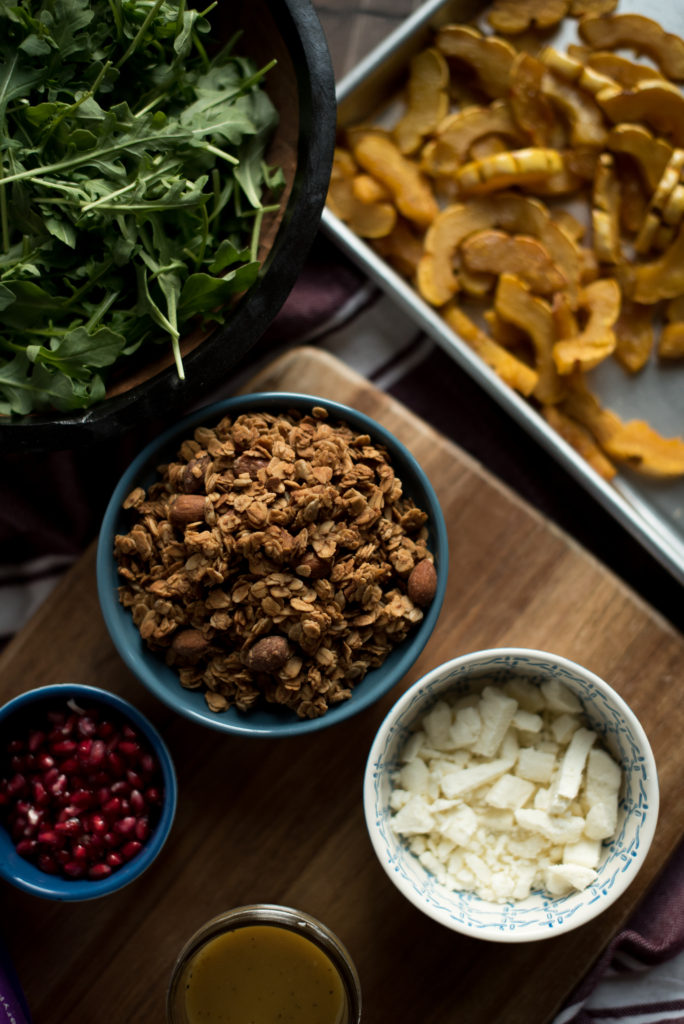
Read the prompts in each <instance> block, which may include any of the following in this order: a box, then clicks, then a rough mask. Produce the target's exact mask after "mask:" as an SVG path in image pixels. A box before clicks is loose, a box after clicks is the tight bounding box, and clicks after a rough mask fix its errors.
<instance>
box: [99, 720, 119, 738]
mask: <svg viewBox="0 0 684 1024" xmlns="http://www.w3.org/2000/svg"><path fill="white" fill-rule="evenodd" d="M114 732H115V729H114V726H113V725H112V723H111V722H108V721H107V720H106V719H103V720H102V721H101V722H100V723H99V725H98V727H97V735H98V736H99V737H100V738H101V739H103V740H106V739H108V738H109V737H110V736H111V735H112V733H114Z"/></svg>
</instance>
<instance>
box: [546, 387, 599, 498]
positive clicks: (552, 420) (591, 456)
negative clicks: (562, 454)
mask: <svg viewBox="0 0 684 1024" xmlns="http://www.w3.org/2000/svg"><path fill="white" fill-rule="evenodd" d="M541 413H542V416H543V417H544V419H545V420H546V422H547V423H548V424H549V426H550V427H553V429H554V430H555V431H556V433H558V434H560V436H561V437H562V438H563V439H564V440H565V441H567V443H568V444H569V445H570V447H571V448H574V449H575V451H576V452H577V454H578V455H581V456H582V458H583V459H584V460H585V462H588V463H589V465H590V466H591V467H592V469H594V470H595V471H596V472H597V473H598V475H599V476H601V477H603V479H604V480H612V479H613V477H614V476H615V474H616V473H617V470H616V468H615V466H614V465H613V463H612V462H611V461H610V459H609V458H607V457H606V455H604V453H603V452H602V451H601V448H600V447H599V445H598V444H597V442H596V440H595V439H594V436H593V434H592V433H591V431H590V430H587V428H586V427H584V426H582V424H581V423H578V422H577V420H574V419H573V418H572V417H571V416H568V414H567V413H565V412H563V411H562V410H561V409H559V408H558V406H557V405H545V406H542V410H541Z"/></svg>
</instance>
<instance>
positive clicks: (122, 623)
mask: <svg viewBox="0 0 684 1024" xmlns="http://www.w3.org/2000/svg"><path fill="white" fill-rule="evenodd" d="M313 406H323V407H324V408H325V409H327V410H328V413H329V416H330V418H331V420H344V421H345V422H347V423H348V424H349V425H350V426H351V427H353V428H354V429H356V430H358V431H359V432H361V433H367V434H369V435H370V437H371V440H372V441H373V442H377V443H379V444H382V445H384V446H385V447H386V448H387V450H388V453H389V456H390V458H391V461H392V465H393V467H394V471H395V473H396V474H397V476H398V477H399V478H400V479H401V480H402V483H403V486H404V493H405V494H407V495H408V496H410V497H411V498H413V500H414V501H415V502H416V504H417V505H418V506H420V507H421V508H423V509H424V510H425V511H426V512H427V514H428V516H429V531H430V533H429V542H428V543H429V547H430V550H431V552H432V554H433V555H434V560H435V566H436V568H437V581H438V582H437V591H436V593H435V596H434V599H433V601H432V603H431V604H430V606H429V607H428V608H427V609H426V611H425V614H424V617H423V619H422V621H421V622H420V623H419V624H418V625H417V627H416V628H415V630H414V631H412V632H411V633H410V634H409V636H408V637H407V638H406V639H405V640H404V641H403V643H401V644H400V645H399V646H397V647H396V648H395V649H394V650H393V651H392V652H391V654H390V655H389V656H388V657H387V659H386V660H385V662H384V663H383V665H381V666H380V667H379V668H377V669H373V670H372V671H370V672H369V673H368V674H367V675H366V676H365V678H364V679H363V680H362V681H361V682H360V683H358V684H357V685H356V686H355V687H354V689H353V691H352V695H351V697H350V698H349V699H348V700H345V701H342V702H340V703H339V704H335V705H334V706H332V707H330V708H329V710H328V711H327V712H326V713H325V714H324V715H322V716H321V717H319V718H314V719H299V718H297V716H296V715H295V713H294V712H293V711H291V710H289V709H284V708H280V707H276V706H272V705H266V704H265V705H263V706H262V707H259V708H254V709H252V710H250V711H249V712H247V713H244V712H240V711H238V710H236V709H235V708H229V709H228V710H227V711H222V712H220V713H216V712H212V711H210V710H209V709H208V707H207V705H206V702H205V699H204V696H203V694H202V693H201V692H200V691H197V690H188V689H184V688H183V687H182V686H181V685H180V683H179V681H178V677H177V674H176V672H175V670H173V669H172V668H170V667H168V666H167V665H166V664H165V663H164V661H163V660H162V659H161V658H160V657H159V656H158V655H156V654H154V653H152V652H150V650H149V649H148V648H147V646H146V645H145V644H144V642H143V641H142V640H141V638H140V634H139V632H138V630H137V628H136V626H135V625H134V624H133V621H132V618H131V614H130V612H129V611H128V610H127V609H125V608H123V606H122V605H121V604H120V603H119V599H118V590H117V588H118V585H119V578H118V573H117V565H116V561H115V559H114V556H113V544H114V536H115V535H116V534H117V533H124V532H126V531H127V529H129V521H128V520H127V519H126V517H125V514H124V513H123V512H122V508H121V506H122V502H123V500H124V498H126V496H127V495H128V494H129V493H130V492H131V491H132V490H133V488H134V487H135V486H138V485H142V486H147V485H149V484H150V483H152V481H153V480H154V479H155V478H156V476H157V474H156V469H157V467H158V466H159V465H160V464H161V463H163V462H164V461H165V460H166V459H169V458H171V457H173V456H175V453H176V450H177V448H178V446H179V444H180V443H181V442H182V441H183V440H185V439H186V438H189V437H191V436H192V433H193V431H194V430H195V429H196V428H197V427H198V426H200V425H202V424H207V425H213V424H215V423H217V422H218V421H219V420H220V419H221V418H222V417H223V416H225V415H227V414H239V413H241V412H249V411H252V412H258V411H261V412H263V411H268V412H271V413H273V412H286V411H287V410H292V409H297V410H301V411H307V412H308V411H310V410H311V408H312V407H313ZM447 574H448V544H447V531H446V525H445V522H444V516H443V514H442V510H441V508H440V505H439V502H438V500H437V496H436V494H435V491H434V488H433V487H432V484H431V483H430V481H429V479H428V477H427V476H426V474H425V472H424V470H423V469H422V468H421V466H420V465H419V464H418V462H417V461H416V459H415V458H414V457H413V455H412V454H411V453H410V452H409V451H408V449H407V448H406V447H405V446H404V445H403V444H401V443H400V442H399V441H398V440H397V439H396V438H395V437H394V436H393V435H392V434H391V433H390V432H389V431H388V430H386V429H385V428H384V427H383V426H381V425H380V424H379V423H377V422H375V421H374V420H372V419H370V418H369V417H368V416H366V415H365V414H364V413H361V412H358V411H357V410H356V409H352V408H350V407H348V406H346V405H341V404H340V403H339V402H332V401H328V400H327V399H323V398H319V397H317V396H312V395H302V394H293V393H291V392H287V393H285V392H283V393H279V392H262V393H258V394H248V395H242V396H240V397H237V398H230V399H227V400H225V401H222V402H217V403H215V404H214V405H211V406H208V407H206V408H204V409H199V410H198V411H196V412H194V413H193V414H192V415H190V416H188V417H186V418H185V419H183V420H182V421H180V422H179V423H178V424H177V425H176V426H175V427H173V428H172V429H170V430H167V431H166V432H165V433H164V434H162V435H161V436H160V437H159V438H158V439H157V440H155V441H154V442H153V443H151V444H149V445H148V446H147V447H146V448H145V449H144V450H143V451H142V452H141V453H140V455H138V457H137V458H136V459H135V460H134V461H133V462H132V464H131V465H130V466H129V468H128V469H127V470H126V472H125V473H124V475H123V476H122V478H121V479H120V481H119V483H118V484H117V486H116V488H115V490H114V493H113V494H112V497H111V499H110V502H109V504H108V506H107V509H106V511H105V515H104V519H103V522H102V529H101V531H100V537H99V542H98V550H97V585H98V594H99V600H100V606H101V609H102V614H103V616H104V620H105V623H106V625H107V629H108V630H109V634H110V636H111V638H112V641H113V643H114V645H115V647H116V649H117V651H118V652H119V654H120V656H121V658H122V659H123V660H124V662H125V663H126V665H127V666H128V668H129V669H130V670H131V672H133V674H134V675H135V676H136V677H137V678H138V679H139V680H140V682H141V683H143V684H144V685H145V686H146V687H147V688H148V689H149V690H151V691H152V693H154V694H155V696H157V697H158V698H159V700H161V701H163V703H164V704H166V705H168V706H169V707H171V708H173V709H174V710H175V711H177V712H178V713H179V714H181V715H184V716H185V717H186V718H188V719H190V720H191V721H193V722H196V723H198V724H200V725H205V726H209V727H211V728H212V729H217V730H219V731H221V732H225V733H236V734H239V735H242V736H263V737H276V736H278V737H280V736H295V735H304V734H306V733H312V732H316V731H318V730H319V729H324V728H328V727H330V726H332V725H335V724H337V723H339V722H343V721H345V720H346V719H349V718H351V717H352V716H353V715H356V714H358V713H359V712H360V711H363V710H364V709H365V708H367V707H369V706H370V705H371V704H373V703H374V702H375V701H377V700H378V699H379V698H380V697H382V696H383V695H384V694H385V693H387V692H388V691H389V690H391V689H392V687H393V686H395V685H396V684H397V683H398V682H399V680H400V679H402V678H403V676H405V675H406V673H407V672H408V671H409V669H410V668H411V666H412V665H413V663H414V662H415V661H416V659H417V658H418V655H419V654H420V652H421V651H422V650H423V648H424V646H425V644H426V643H427V641H428V639H429V637H430V635H431V633H432V631H433V629H434V627H435V623H436V622H437V618H438V615H439V612H440V608H441V606H442V602H443V600H444V593H445V589H446V582H447Z"/></svg>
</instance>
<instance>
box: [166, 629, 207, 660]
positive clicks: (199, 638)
mask: <svg viewBox="0 0 684 1024" xmlns="http://www.w3.org/2000/svg"><path fill="white" fill-rule="evenodd" d="M208 649H209V641H208V640H207V639H206V637H205V636H204V634H203V633H201V632H200V630H199V629H181V630H180V631H179V632H178V633H176V635H175V636H174V638H173V640H172V641H171V650H172V651H173V653H174V655H175V656H176V658H177V660H178V661H181V662H183V663H184V664H186V665H194V664H195V662H196V661H198V660H199V658H201V657H202V655H203V654H206V652H207V650H208Z"/></svg>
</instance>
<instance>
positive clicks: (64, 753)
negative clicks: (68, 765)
mask: <svg viewBox="0 0 684 1024" xmlns="http://www.w3.org/2000/svg"><path fill="white" fill-rule="evenodd" d="M77 750H78V744H77V743H74V741H73V740H59V741H58V742H57V743H53V744H52V753H53V754H56V755H57V757H70V756H71V754H75V753H76V751H77Z"/></svg>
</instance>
